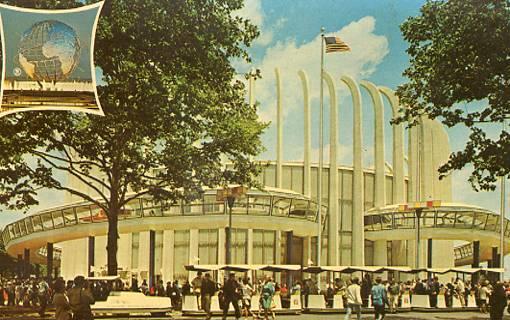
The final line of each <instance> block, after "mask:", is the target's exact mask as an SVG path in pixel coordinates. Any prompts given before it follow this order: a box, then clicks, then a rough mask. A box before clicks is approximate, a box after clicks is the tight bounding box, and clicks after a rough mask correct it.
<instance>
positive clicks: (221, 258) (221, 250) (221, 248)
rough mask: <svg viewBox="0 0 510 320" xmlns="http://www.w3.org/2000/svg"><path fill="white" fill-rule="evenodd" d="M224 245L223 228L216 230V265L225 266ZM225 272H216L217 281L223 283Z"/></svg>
mask: <svg viewBox="0 0 510 320" xmlns="http://www.w3.org/2000/svg"><path fill="white" fill-rule="evenodd" d="M225 244H226V235H225V228H218V264H225V255H226V252H225ZM224 275H225V272H224V271H223V270H220V271H218V281H220V282H221V281H223V276H224Z"/></svg>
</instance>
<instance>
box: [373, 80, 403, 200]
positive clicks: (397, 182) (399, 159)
mask: <svg viewBox="0 0 510 320" xmlns="http://www.w3.org/2000/svg"><path fill="white" fill-rule="evenodd" d="M379 90H380V91H381V93H382V94H384V95H385V96H386V98H387V99H388V101H389V102H390V105H391V110H392V115H393V118H397V117H398V116H399V115H400V111H399V109H400V106H399V100H398V98H397V96H396V95H395V93H394V92H393V90H391V89H389V88H387V87H379ZM392 128H393V164H392V166H393V199H392V201H393V203H404V202H405V199H406V198H405V194H404V190H405V178H404V125H403V124H402V123H399V124H392Z"/></svg>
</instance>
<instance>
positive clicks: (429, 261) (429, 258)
mask: <svg viewBox="0 0 510 320" xmlns="http://www.w3.org/2000/svg"><path fill="white" fill-rule="evenodd" d="M427 268H432V239H427Z"/></svg>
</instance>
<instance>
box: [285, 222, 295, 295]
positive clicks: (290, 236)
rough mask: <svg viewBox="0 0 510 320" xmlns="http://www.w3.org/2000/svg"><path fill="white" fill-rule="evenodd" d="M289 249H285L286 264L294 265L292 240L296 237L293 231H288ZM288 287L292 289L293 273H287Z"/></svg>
mask: <svg viewBox="0 0 510 320" xmlns="http://www.w3.org/2000/svg"><path fill="white" fill-rule="evenodd" d="M286 235H287V248H285V264H292V249H293V248H292V239H293V236H294V232H293V231H287V232H286ZM286 281H287V287H288V288H290V287H292V273H291V271H288V272H287V279H286Z"/></svg>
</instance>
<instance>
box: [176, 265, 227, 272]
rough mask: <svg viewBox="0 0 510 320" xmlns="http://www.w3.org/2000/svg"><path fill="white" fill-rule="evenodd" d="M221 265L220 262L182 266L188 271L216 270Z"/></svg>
mask: <svg viewBox="0 0 510 320" xmlns="http://www.w3.org/2000/svg"><path fill="white" fill-rule="evenodd" d="M223 266H224V265H222V264H190V265H187V266H184V268H185V269H186V270H188V271H217V270H220V269H221V268H222V267H223Z"/></svg>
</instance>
